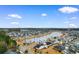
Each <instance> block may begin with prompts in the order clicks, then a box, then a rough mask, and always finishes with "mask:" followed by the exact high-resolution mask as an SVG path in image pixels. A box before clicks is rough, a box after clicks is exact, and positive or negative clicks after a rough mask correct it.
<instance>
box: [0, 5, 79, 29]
mask: <svg viewBox="0 0 79 59" xmlns="http://www.w3.org/2000/svg"><path fill="white" fill-rule="evenodd" d="M15 27H20V28H29V27H31V28H38V27H40V28H67V27H76V28H78V27H79V6H78V5H0V28H15Z"/></svg>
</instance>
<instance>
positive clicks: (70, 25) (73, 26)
mask: <svg viewBox="0 0 79 59" xmlns="http://www.w3.org/2000/svg"><path fill="white" fill-rule="evenodd" d="M69 27H70V28H77V25H75V24H69Z"/></svg>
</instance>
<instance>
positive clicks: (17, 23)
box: [11, 22, 19, 25]
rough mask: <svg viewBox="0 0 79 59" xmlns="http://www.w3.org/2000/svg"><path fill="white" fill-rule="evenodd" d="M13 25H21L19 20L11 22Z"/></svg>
mask: <svg viewBox="0 0 79 59" xmlns="http://www.w3.org/2000/svg"><path fill="white" fill-rule="evenodd" d="M11 24H13V25H19V22H11Z"/></svg>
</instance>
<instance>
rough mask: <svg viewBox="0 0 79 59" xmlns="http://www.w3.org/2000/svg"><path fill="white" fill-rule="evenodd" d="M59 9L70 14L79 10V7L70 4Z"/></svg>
mask: <svg viewBox="0 0 79 59" xmlns="http://www.w3.org/2000/svg"><path fill="white" fill-rule="evenodd" d="M58 10H59V11H60V12H62V13H68V14H70V13H74V12H77V11H79V9H78V8H75V7H68V6H65V7H62V8H59V9H58Z"/></svg>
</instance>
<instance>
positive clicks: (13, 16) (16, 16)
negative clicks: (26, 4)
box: [8, 14, 22, 19]
mask: <svg viewBox="0 0 79 59" xmlns="http://www.w3.org/2000/svg"><path fill="white" fill-rule="evenodd" d="M8 18H16V19H21V18H22V17H21V16H20V15H18V14H9V15H8Z"/></svg>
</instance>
